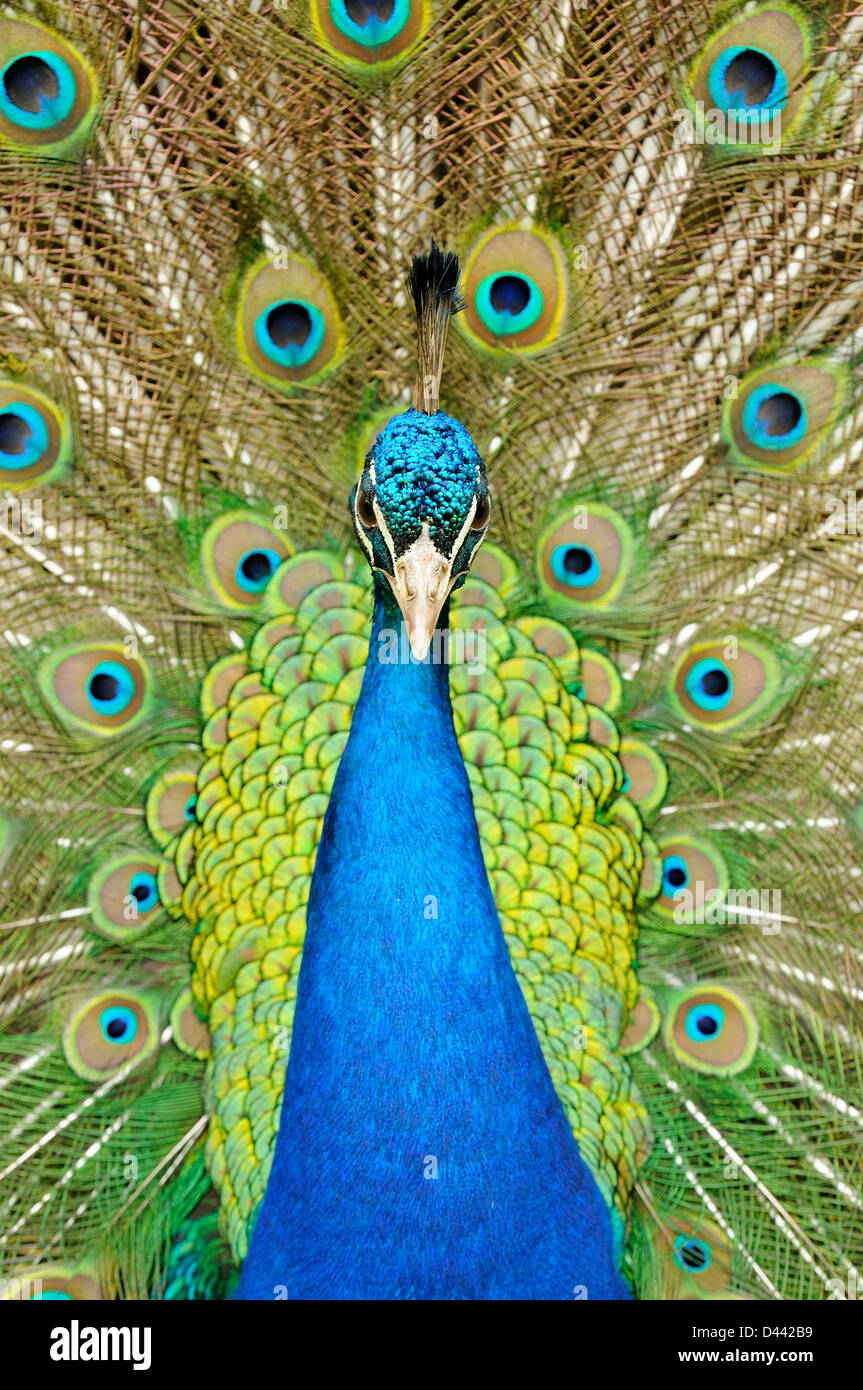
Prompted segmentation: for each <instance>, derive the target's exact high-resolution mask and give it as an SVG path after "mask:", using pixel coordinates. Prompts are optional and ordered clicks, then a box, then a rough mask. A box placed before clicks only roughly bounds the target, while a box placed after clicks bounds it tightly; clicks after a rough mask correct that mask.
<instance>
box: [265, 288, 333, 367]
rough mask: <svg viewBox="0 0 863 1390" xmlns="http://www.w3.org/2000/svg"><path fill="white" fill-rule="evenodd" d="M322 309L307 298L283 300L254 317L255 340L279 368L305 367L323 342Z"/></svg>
mask: <svg viewBox="0 0 863 1390" xmlns="http://www.w3.org/2000/svg"><path fill="white" fill-rule="evenodd" d="M325 333H326V324H325V322H324V316H323V314H322V313H321V311H320V309H318V308H316V306H315V305H314V304H309V303H308V302H307V301H306V300H304V299H283V300H279V301H278V302H277V303H275V304H271V305H270V306H269V308H267V309H264V310H263V312H262V313H260V314H258V317H257V318H256V319H255V341H256V342H257V344H258V347H259V348H260V349H261V352H262V353H263V354H264V356H265V357H269V359H270V361H271V362H276V363H278V365H279V366H280V367H304V366H305V365H306V364H307V363H308V362H311V360H312V358H313V357H314V356H315V353H316V352H317V351H318V350H319V348H320V346H321V344H322V343H323V341H324V335H325Z"/></svg>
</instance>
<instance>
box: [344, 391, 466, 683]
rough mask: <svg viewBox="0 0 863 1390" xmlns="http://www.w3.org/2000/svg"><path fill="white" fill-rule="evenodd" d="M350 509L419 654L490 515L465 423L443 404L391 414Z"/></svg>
mask: <svg viewBox="0 0 863 1390" xmlns="http://www.w3.org/2000/svg"><path fill="white" fill-rule="evenodd" d="M351 511H352V513H353V518H354V525H355V527H356V531H357V535H358V537H359V539H360V542H361V544H362V546H363V549H364V550H365V552H366V555H367V556H368V560H369V564H370V565H371V567H372V570H373V572H375V573H376V574H379V575H381V576H382V577H383V580H384V582H388V583H389V584H390V586H391V587H392V590H393V593H394V594H395V596H396V599H397V600H398V604H399V607H400V609H401V611H402V615H403V617H404V620H405V623H406V624H407V629H408V636H409V638H410V643H411V648H412V650H413V653H414V655H415V656H416V657H417V658H422V657H423V656H425V654H426V652H427V651H428V648H429V644H430V642H431V639H432V635H433V633H434V630H435V626H436V624H437V619H438V616H439V614H440V611H441V609H442V608H443V605H444V603H445V602H446V600H447V598H448V597H449V595H450V594H451V593H452V591H453V589H455V588H457V587H458V586H459V585H460V584H461V583H463V581H464V576H465V575H466V574H467V572H468V570H469V569H470V566H471V562H472V560H473V557H474V555H475V554H476V551H477V550H478V549H479V546H480V544H481V543H482V540H483V537H484V536H485V533H486V530H487V529H488V523H489V517H490V515H491V494H490V493H489V490H488V482H487V480H486V474H485V465H484V464H483V461H482V459H481V458H480V456H479V454H478V453H477V449H476V445H475V444H474V442H473V440H472V439H471V437H470V435H469V434H468V432H467V430H466V429H465V427H464V425H462V424H460V423H459V421H458V420H454V419H453V418H452V417H451V416H450V415H445V414H444V413H443V411H442V410H438V411H436V412H435V413H434V414H433V415H426V414H423V413H422V412H421V411H418V410H414V409H411V410H407V411H405V413H404V414H403V415H396V416H395V417H394V418H393V419H392V420H390V421H389V423H388V424H387V426H386V427H385V429H383V430H381V432H380V434H379V435H378V437H377V439H376V440H375V443H374V446H373V447H372V449H371V450H370V452H369V455H368V457H367V459H366V461H365V467H364V468H363V475H362V477H361V479H360V481H359V483H358V484H357V486H356V488H355V489H354V491H353V493H352V495H351Z"/></svg>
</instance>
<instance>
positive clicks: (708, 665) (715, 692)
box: [685, 657, 734, 711]
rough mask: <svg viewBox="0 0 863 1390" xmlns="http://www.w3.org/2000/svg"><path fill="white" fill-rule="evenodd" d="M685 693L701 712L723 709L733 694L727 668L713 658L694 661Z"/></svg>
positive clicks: (732, 685) (732, 683) (688, 675)
mask: <svg viewBox="0 0 863 1390" xmlns="http://www.w3.org/2000/svg"><path fill="white" fill-rule="evenodd" d="M685 685H686V693H687V695H688V696H689V698H690V700H692V702H693V704H695V705H697V706H698V708H699V709H703V710H708V711H712V710H720V709H724V708H725V706H726V705H727V704H728V702H729V700H730V699H731V696H732V695H733V693H734V682H733V680H732V678H731V672H730V671H729V669H728V667H727V666H726V665H725V664H724V663H723V662H721V661H717V660H716V659H715V658H714V657H706V658H704V659H703V660H702V661H696V662H695V665H694V666H693V667H692V669H691V670H690V671H689V673H688V674H687V677H686V682H685Z"/></svg>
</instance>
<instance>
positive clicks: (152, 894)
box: [129, 873, 159, 912]
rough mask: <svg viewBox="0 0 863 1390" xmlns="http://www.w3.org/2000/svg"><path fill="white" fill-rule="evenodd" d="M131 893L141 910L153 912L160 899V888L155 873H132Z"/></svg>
mask: <svg viewBox="0 0 863 1390" xmlns="http://www.w3.org/2000/svg"><path fill="white" fill-rule="evenodd" d="M129 893H130V895H131V897H133V898H134V899H135V902H136V903H137V904H138V911H139V912H151V911H152V909H153V908H154V907H155V906H156V904H157V902H158V901H159V889H158V887H157V885H156V876H155V874H146V873H138V874H133V875H132V880H131V882H130V884H129Z"/></svg>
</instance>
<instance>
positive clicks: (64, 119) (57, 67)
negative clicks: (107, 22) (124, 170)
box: [0, 19, 98, 157]
mask: <svg viewBox="0 0 863 1390" xmlns="http://www.w3.org/2000/svg"><path fill="white" fill-rule="evenodd" d="M97 101H98V91H97V86H96V80H95V77H94V75H93V72H92V69H91V68H90V66H89V64H88V63H87V62H85V60H84V58H83V57H82V56H81V54H80V53H78V52H77V51H76V50H75V49H74V48H73V47H72V46H71V44H68V43H66V41H65V40H64V39H62V38H60V36H59V35H58V34H54V33H52V31H51V30H50V29H48V28H46V27H45V26H44V25H41V24H39V23H37V22H36V21H35V20H27V21H26V22H25V21H22V20H15V19H0V139H2V140H3V141H5V143H6V144H8V145H12V146H14V147H15V148H16V149H18V150H20V151H29V152H31V153H34V154H41V155H47V156H54V157H58V156H64V155H68V154H70V153H72V152H73V151H74V149H75V147H76V146H77V145H78V144H79V143H80V142H81V141H82V140H83V139H84V137H85V136H86V135H87V133H88V132H89V130H90V128H91V126H92V123H93V117H94V115H95V111H96V105H97Z"/></svg>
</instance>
